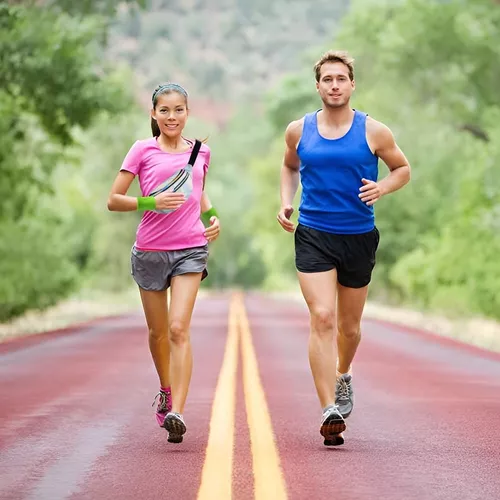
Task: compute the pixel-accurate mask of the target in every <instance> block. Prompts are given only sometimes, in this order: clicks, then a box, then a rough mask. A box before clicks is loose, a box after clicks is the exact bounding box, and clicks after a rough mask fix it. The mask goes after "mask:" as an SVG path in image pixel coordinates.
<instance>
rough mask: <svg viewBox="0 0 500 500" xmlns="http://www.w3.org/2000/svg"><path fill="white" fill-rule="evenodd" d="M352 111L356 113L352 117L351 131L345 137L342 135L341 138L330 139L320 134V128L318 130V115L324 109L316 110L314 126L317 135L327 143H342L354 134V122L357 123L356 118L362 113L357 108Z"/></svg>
mask: <svg viewBox="0 0 500 500" xmlns="http://www.w3.org/2000/svg"><path fill="white" fill-rule="evenodd" d="M352 110H353V111H354V115H353V117H352V122H351V125H350V126H349V130H348V131H347V132H346V133H345V134H344V135H341V136H340V137H336V138H334V139H330V138H329V137H325V136H324V135H321V134H320V132H319V128H318V113H319V112H320V111H322V108H320V109H318V110H316V112H315V113H314V125H315V128H316V133H317V134H318V135H319V137H321V139H324V140H325V141H332V142H334V141H340V140H341V139H345V138H346V137H347V136H348V135H349V134H350V133H351V132H352V129H353V128H354V122H355V121H356V117H357V116H358V115H359V113H360V111H358V110H356V109H355V108H352Z"/></svg>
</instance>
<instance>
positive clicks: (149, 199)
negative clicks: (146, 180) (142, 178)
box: [137, 196, 156, 210]
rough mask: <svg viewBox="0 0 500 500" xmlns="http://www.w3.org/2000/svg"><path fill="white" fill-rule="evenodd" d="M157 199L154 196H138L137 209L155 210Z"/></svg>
mask: <svg viewBox="0 0 500 500" xmlns="http://www.w3.org/2000/svg"><path fill="white" fill-rule="evenodd" d="M155 208H156V200H155V198H154V196H141V197H139V198H137V210H154V209H155Z"/></svg>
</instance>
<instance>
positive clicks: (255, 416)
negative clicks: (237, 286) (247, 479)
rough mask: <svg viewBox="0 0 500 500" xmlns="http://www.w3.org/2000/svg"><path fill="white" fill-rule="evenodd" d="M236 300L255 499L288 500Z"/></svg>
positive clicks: (251, 349) (246, 325)
mask: <svg viewBox="0 0 500 500" xmlns="http://www.w3.org/2000/svg"><path fill="white" fill-rule="evenodd" d="M237 300H238V302H237V305H238V313H239V325H240V334H241V351H242V358H243V385H244V392H245V405H246V410H247V420H248V427H249V430H250V441H251V446H252V459H253V472H254V491H255V500H286V498H287V493H286V485H285V480H284V478H283V473H282V471H281V467H280V459H279V454H278V450H277V447H276V443H275V440H274V433H273V428H272V423H271V417H270V415H269V410H268V408H267V403H266V397H265V394H264V389H263V387H262V383H261V381H260V375H259V368H258V365H257V357H256V355H255V349H254V346H253V342H252V334H251V332H250V326H249V323H248V318H247V315H246V311H245V304H244V302H243V297H242V295H237ZM213 498H218V497H216V496H214V497H213Z"/></svg>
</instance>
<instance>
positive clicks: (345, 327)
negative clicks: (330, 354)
mask: <svg viewBox="0 0 500 500" xmlns="http://www.w3.org/2000/svg"><path fill="white" fill-rule="evenodd" d="M367 295H368V286H364V287H363V288H347V287H345V286H342V285H341V284H340V283H339V285H338V298H337V301H338V302H337V304H338V306H337V318H338V319H337V326H338V335H337V347H338V366H337V369H338V371H339V373H347V372H348V371H349V368H350V367H351V363H352V361H353V359H354V356H355V354H356V350H357V348H358V345H359V342H360V340H361V330H360V325H361V316H362V315H363V309H364V307H365V302H366V297H367Z"/></svg>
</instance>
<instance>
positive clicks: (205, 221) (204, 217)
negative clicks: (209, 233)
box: [201, 207, 219, 226]
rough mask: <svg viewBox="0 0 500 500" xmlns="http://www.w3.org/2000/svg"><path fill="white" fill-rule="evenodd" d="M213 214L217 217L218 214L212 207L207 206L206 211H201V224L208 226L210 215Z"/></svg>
mask: <svg viewBox="0 0 500 500" xmlns="http://www.w3.org/2000/svg"><path fill="white" fill-rule="evenodd" d="M214 215H215V217H219V214H218V213H217V210H215V208H214V207H212V208H209V209H208V210H207V211H206V212H203V213H202V214H201V220H202V221H203V224H205V226H208V225H209V224H210V217H213V216H214Z"/></svg>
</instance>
